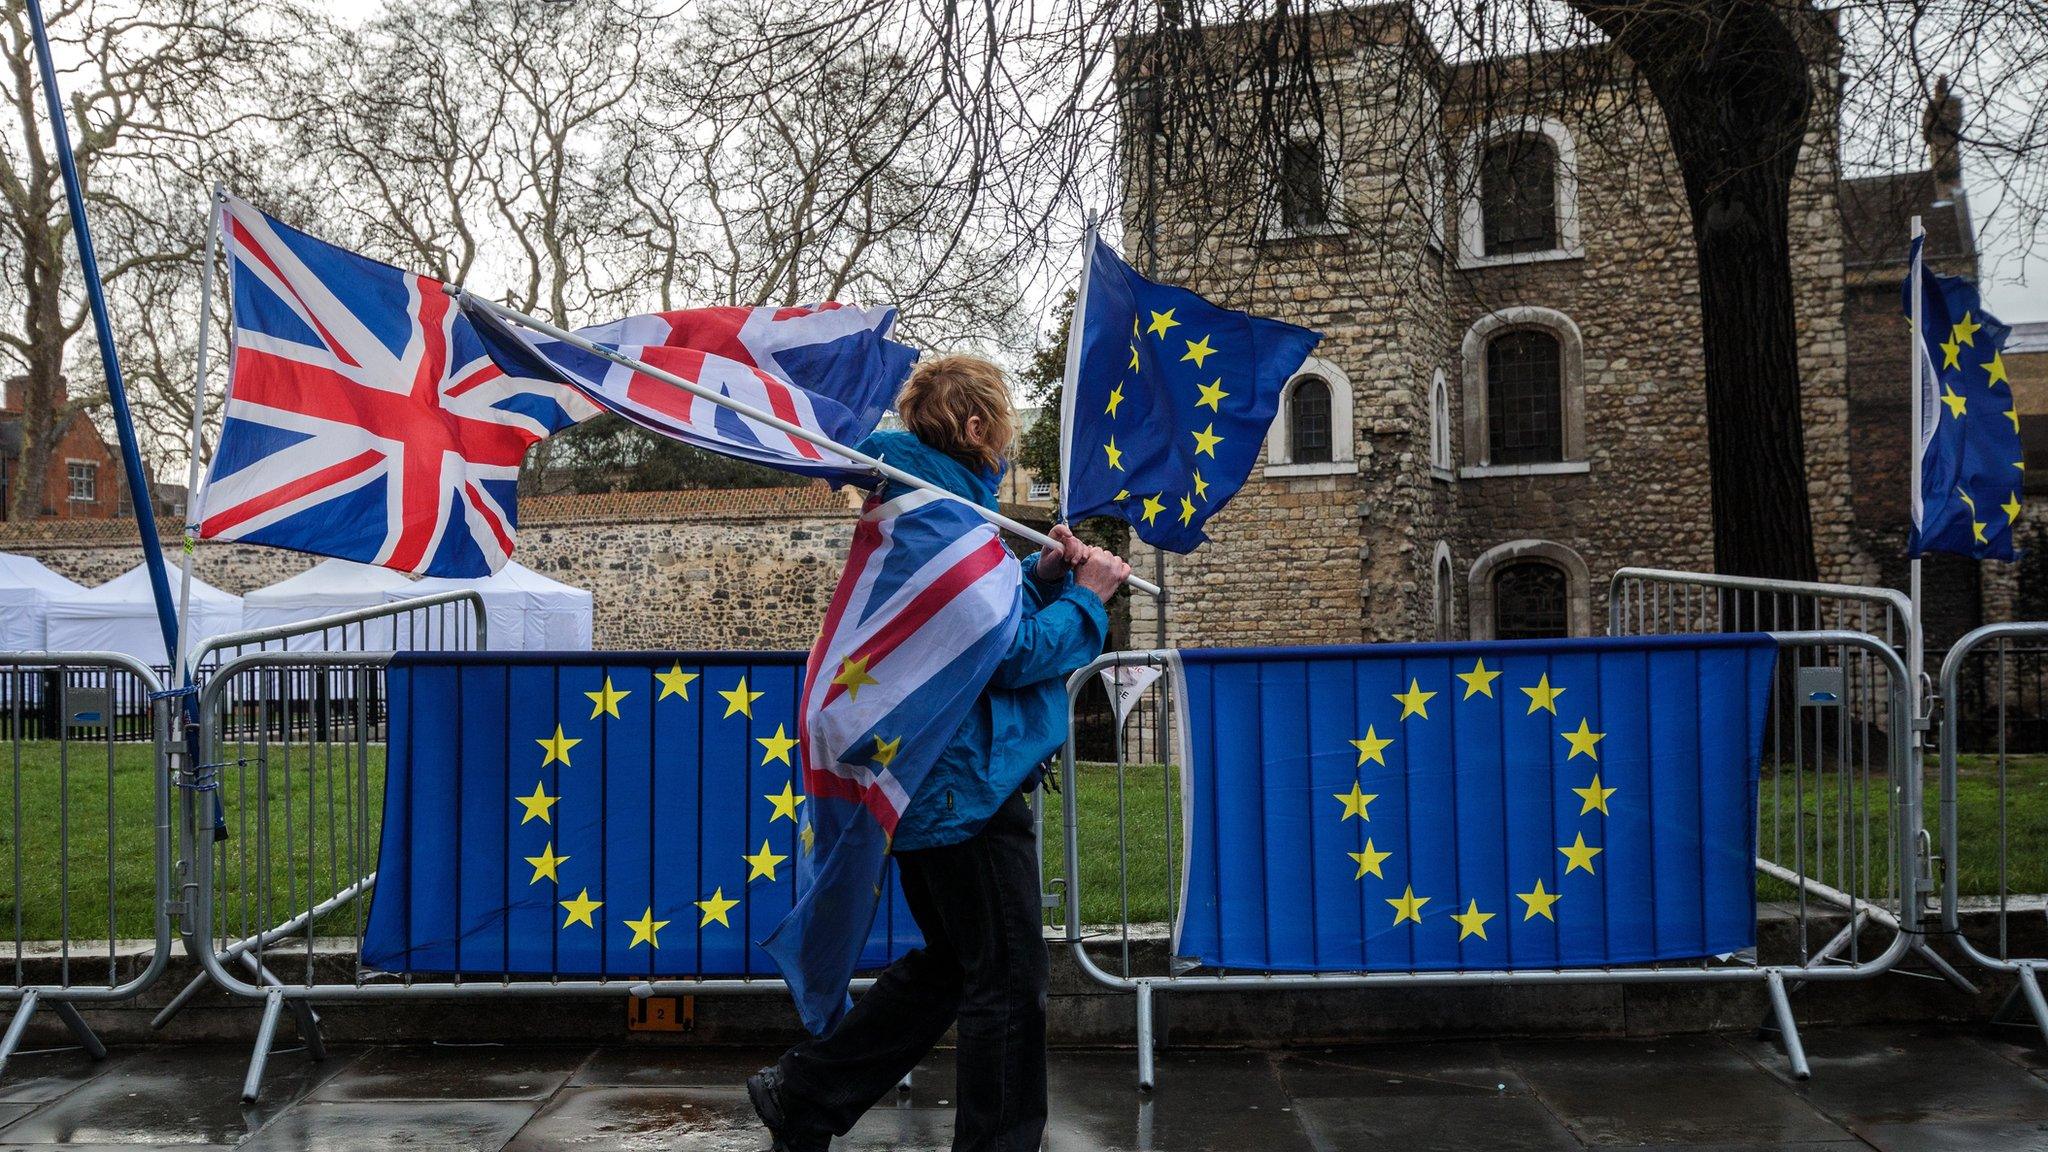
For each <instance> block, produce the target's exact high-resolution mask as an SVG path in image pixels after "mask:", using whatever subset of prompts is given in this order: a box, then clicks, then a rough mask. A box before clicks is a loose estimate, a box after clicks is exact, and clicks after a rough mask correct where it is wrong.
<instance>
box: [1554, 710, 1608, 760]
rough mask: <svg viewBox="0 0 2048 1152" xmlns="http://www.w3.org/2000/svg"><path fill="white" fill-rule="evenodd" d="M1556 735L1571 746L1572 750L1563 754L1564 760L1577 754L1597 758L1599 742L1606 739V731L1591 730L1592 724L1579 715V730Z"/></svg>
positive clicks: (1598, 756)
mask: <svg viewBox="0 0 2048 1152" xmlns="http://www.w3.org/2000/svg"><path fill="white" fill-rule="evenodd" d="M1558 735H1559V736H1562V737H1564V738H1565V741H1566V742H1567V743H1569V744H1570V745H1571V746H1572V750H1571V751H1570V752H1569V753H1566V755H1565V759H1566V760H1570V759H1572V758H1573V757H1575V756H1579V755H1586V756H1591V757H1592V758H1593V759H1595V760H1598V759H1599V758H1600V742H1601V741H1602V740H1605V739H1607V733H1605V732H1595V731H1593V728H1592V726H1591V725H1589V724H1587V723H1586V718H1585V717H1583V716H1581V717H1579V730H1578V731H1577V732H1559V733H1558Z"/></svg>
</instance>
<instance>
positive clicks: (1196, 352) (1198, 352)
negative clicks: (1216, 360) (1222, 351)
mask: <svg viewBox="0 0 2048 1152" xmlns="http://www.w3.org/2000/svg"><path fill="white" fill-rule="evenodd" d="M1187 346H1188V353H1187V355H1185V356H1182V357H1181V359H1182V360H1183V361H1186V360H1193V361H1194V362H1195V367H1197V368H1200V367H1201V366H1202V361H1204V360H1207V359H1208V358H1209V355H1210V353H1212V352H1214V351H1216V350H1215V349H1214V348H1211V347H1209V338H1208V337H1207V336H1204V337H1202V338H1201V339H1200V340H1199V341H1196V340H1189V341H1187Z"/></svg>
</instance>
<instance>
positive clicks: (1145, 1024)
mask: <svg viewBox="0 0 2048 1152" xmlns="http://www.w3.org/2000/svg"><path fill="white" fill-rule="evenodd" d="M1152 1054H1153V1053H1152V985H1150V984H1139V985H1138V1090H1139V1091H1141V1092H1150V1091H1151V1090H1152V1085H1153V1083H1154V1081H1155V1078H1156V1077H1155V1071H1154V1069H1153V1066H1152Z"/></svg>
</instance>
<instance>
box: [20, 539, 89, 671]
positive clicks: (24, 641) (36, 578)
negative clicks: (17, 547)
mask: <svg viewBox="0 0 2048 1152" xmlns="http://www.w3.org/2000/svg"><path fill="white" fill-rule="evenodd" d="M84 593H85V585H83V584H78V583H75V582H73V581H70V580H66V579H65V578H64V577H62V576H59V575H57V574H56V573H55V572H52V571H50V570H49V569H48V568H45V567H43V565H42V564H41V562H39V561H36V560H32V559H30V558H29V557H27V556H16V555H15V554H13V553H12V552H0V652H34V651H38V650H40V649H43V648H46V647H48V646H49V642H48V640H47V636H48V632H47V629H46V627H45V624H44V617H45V616H46V615H47V614H48V612H49V610H50V605H51V604H54V603H58V602H60V601H64V600H69V599H70V598H71V597H73V596H80V595H83V594H84Z"/></svg>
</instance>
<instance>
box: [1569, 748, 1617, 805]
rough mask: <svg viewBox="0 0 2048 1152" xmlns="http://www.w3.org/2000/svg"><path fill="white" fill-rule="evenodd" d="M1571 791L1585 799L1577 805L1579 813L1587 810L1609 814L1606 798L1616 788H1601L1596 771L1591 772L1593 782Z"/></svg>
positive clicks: (1612, 793)
mask: <svg viewBox="0 0 2048 1152" xmlns="http://www.w3.org/2000/svg"><path fill="white" fill-rule="evenodd" d="M1565 759H1567V760H1569V759H1571V757H1569V756H1567V757H1565ZM1572 791H1574V792H1576V793H1578V794H1579V799H1581V800H1584V801H1585V803H1584V804H1583V805H1581V806H1580V807H1579V815H1581V816H1584V815H1585V814H1586V813H1588V812H1598V813H1600V814H1601V815H1602V816H1607V815H1611V813H1609V812H1608V811H1607V798H1608V797H1609V796H1612V795H1614V793H1615V791H1616V789H1613V788H1602V787H1601V786H1600V774H1599V773H1598V772H1595V773H1593V782H1592V783H1591V784H1589V785H1587V786H1586V787H1584V788H1574V789H1572Z"/></svg>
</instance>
